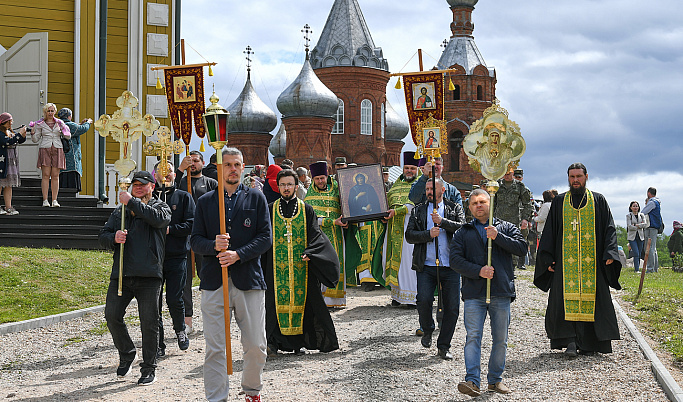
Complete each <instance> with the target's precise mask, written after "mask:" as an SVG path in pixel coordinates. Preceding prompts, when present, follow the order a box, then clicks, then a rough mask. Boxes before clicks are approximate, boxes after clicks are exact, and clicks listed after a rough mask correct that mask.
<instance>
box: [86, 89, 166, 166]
mask: <svg viewBox="0 0 683 402" xmlns="http://www.w3.org/2000/svg"><path fill="white" fill-rule="evenodd" d="M137 105H138V98H136V97H135V96H134V95H133V93H132V92H130V91H123V93H122V94H121V96H119V97H118V98H116V106H118V107H119V110H117V111H115V112H114V114H113V115H111V116H109V115H106V114H103V115H102V116H100V118H99V119H98V120H97V121H96V122H95V130H97V131H99V133H100V135H101V136H102V137H106V136H108V135H111V138H112V139H113V140H114V141H117V142H118V143H119V155H120V157H119V159H118V160H117V161H116V162H114V169H116V170H118V171H119V174H120V175H121V176H128V175H129V174H130V172H132V171H133V169H135V166H136V163H135V161H134V160H133V159H131V157H130V148H131V143H132V142H133V141H136V140H138V139H139V138H140V136H141V135H142V134H145V136H150V135H152V134H153V133H154V131H155V130H157V129H158V128H159V126H160V125H161V124H160V123H159V120H157V119H156V118H155V117H154V116H153V115H151V114H146V115H144V116H143V115H142V113H140V111H139V110H137V109H134V108H135V107H136V106H137Z"/></svg>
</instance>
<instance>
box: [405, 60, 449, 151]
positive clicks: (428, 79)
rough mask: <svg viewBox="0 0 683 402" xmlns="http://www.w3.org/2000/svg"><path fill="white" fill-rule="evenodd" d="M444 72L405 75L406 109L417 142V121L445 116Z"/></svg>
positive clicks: (438, 118)
mask: <svg viewBox="0 0 683 402" xmlns="http://www.w3.org/2000/svg"><path fill="white" fill-rule="evenodd" d="M443 80H444V78H443V74H442V73H429V72H424V73H415V74H411V75H404V76H403V90H404V91H405V98H406V109H407V110H408V120H409V121H410V133H411V135H412V137H413V142H414V143H415V144H417V140H416V137H415V136H416V134H417V133H416V130H415V128H414V127H415V123H416V122H417V121H418V120H422V121H424V120H427V119H428V118H429V117H430V116H431V117H433V118H434V119H436V120H443V117H444V83H443Z"/></svg>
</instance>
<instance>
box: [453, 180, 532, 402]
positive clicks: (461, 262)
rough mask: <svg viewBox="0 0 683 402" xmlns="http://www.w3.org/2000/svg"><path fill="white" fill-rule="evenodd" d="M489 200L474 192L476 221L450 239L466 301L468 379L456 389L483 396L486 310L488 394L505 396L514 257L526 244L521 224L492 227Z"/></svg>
mask: <svg viewBox="0 0 683 402" xmlns="http://www.w3.org/2000/svg"><path fill="white" fill-rule="evenodd" d="M490 206H491V197H490V196H489V194H488V193H487V192H486V191H484V190H482V189H476V190H474V191H472V193H471V194H470V198H469V208H470V212H472V216H474V219H473V220H472V221H471V222H470V223H467V224H465V225H464V226H463V227H462V228H460V230H459V231H458V232H456V233H455V235H454V236H453V239H452V240H451V255H450V262H451V266H453V267H454V269H455V271H456V272H458V273H459V274H460V275H461V276H462V291H461V293H462V299H463V301H464V302H465V311H464V320H465V330H466V331H467V340H466V341H465V369H466V370H467V374H466V375H465V381H463V382H461V383H459V384H458V391H460V392H462V393H463V394H467V395H469V396H473V397H475V396H479V395H480V394H481V391H480V390H479V384H480V382H481V368H480V365H481V338H482V332H483V329H484V321H485V320H486V313H487V312H488V314H489V318H490V321H491V337H492V338H493V340H492V345H491V356H490V358H489V364H488V368H489V372H488V375H487V379H488V389H489V391H495V392H498V393H501V394H507V393H509V392H510V389H509V388H508V387H507V386H505V385H504V384H503V383H502V379H503V370H505V353H506V351H507V339H508V327H509V326H510V303H511V302H512V301H513V300H514V299H515V282H514V269H513V266H512V254H514V255H519V256H523V255H524V254H525V253H526V251H527V243H526V241H525V240H524V238H523V237H522V233H521V232H520V230H519V229H518V228H517V226H515V225H513V224H512V223H509V222H506V221H501V220H498V219H494V220H493V224H492V225H491V224H489V222H488V219H489V210H490ZM488 239H491V240H492V241H493V249H492V253H491V265H487V262H488V255H487V249H488V244H487V242H488ZM487 279H491V303H490V304H487V303H486V286H487V285H486V280H487Z"/></svg>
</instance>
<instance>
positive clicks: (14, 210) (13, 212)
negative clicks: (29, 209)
mask: <svg viewBox="0 0 683 402" xmlns="http://www.w3.org/2000/svg"><path fill="white" fill-rule="evenodd" d="M5 213H6V214H7V215H10V216H11V215H19V211H17V210H16V208H14V207H11V208H8V209H7V211H5Z"/></svg>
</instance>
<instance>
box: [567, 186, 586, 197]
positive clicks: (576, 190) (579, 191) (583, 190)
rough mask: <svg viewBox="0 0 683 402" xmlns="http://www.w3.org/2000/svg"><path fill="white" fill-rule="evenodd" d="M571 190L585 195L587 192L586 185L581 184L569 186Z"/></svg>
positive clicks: (576, 193) (574, 193) (575, 193)
mask: <svg viewBox="0 0 683 402" xmlns="http://www.w3.org/2000/svg"><path fill="white" fill-rule="evenodd" d="M569 192H570V193H571V194H572V195H583V194H584V193H585V192H586V186H585V185H580V186H579V187H574V186H572V185H570V186H569Z"/></svg>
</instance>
